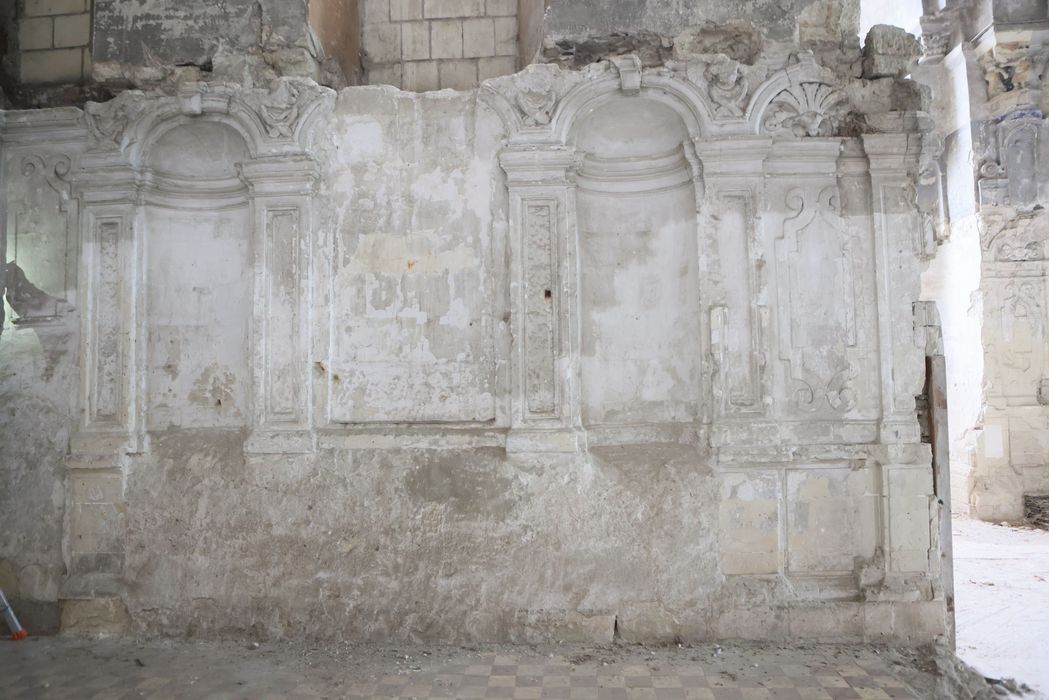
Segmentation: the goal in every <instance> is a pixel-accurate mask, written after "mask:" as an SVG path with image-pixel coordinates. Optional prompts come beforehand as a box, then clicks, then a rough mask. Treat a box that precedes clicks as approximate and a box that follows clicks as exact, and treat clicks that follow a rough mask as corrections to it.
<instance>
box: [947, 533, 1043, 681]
mask: <svg viewBox="0 0 1049 700" xmlns="http://www.w3.org/2000/svg"><path fill="white" fill-rule="evenodd" d="M954 561H955V564H954V584H955V607H956V615H957V619H956V624H957V630H958V656H959V657H961V658H962V659H963V660H964V661H965V662H966V663H968V664H970V665H971V666H973V667H974V668H975V669H976V670H978V671H979V672H980V673H982V674H984V675H985V676H990V677H995V678H1001V677H1012V678H1016V679H1017V680H1020V681H1023V682H1025V683H1027V684H1028V685H1029V686H1031V687H1032V688H1034V689H1035V690H1036V691H1039V694H1040V695H1041V696H1042V697H1049V532H1047V531H1045V530H1035V529H1029V528H1016V527H1007V526H1001V525H993V524H991V523H985V522H980V521H978V520H970V519H968V518H958V517H955V519H954Z"/></svg>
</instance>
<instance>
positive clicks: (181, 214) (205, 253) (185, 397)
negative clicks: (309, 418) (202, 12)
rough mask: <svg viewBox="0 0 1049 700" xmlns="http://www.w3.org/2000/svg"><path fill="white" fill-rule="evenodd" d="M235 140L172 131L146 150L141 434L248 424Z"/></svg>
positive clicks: (242, 150) (230, 133) (244, 197)
mask: <svg viewBox="0 0 1049 700" xmlns="http://www.w3.org/2000/svg"><path fill="white" fill-rule="evenodd" d="M248 159H249V154H248V147H247V144H246V143H245V141H244V138H243V137H242V136H241V135H240V134H239V133H238V132H237V131H235V130H234V129H232V128H231V127H229V126H226V125H225V124H222V123H219V122H195V123H193V124H192V125H179V126H174V127H173V128H171V129H170V130H168V131H166V132H165V133H163V135H161V136H160V137H159V138H158V139H157V140H156V141H155V143H154V144H153V146H152V147H151V148H150V149H149V152H148V155H147V158H146V161H145V165H146V172H145V174H144V180H145V183H146V187H145V188H144V191H145V206H144V207H143V213H142V216H143V225H144V230H145V280H146V304H147V311H146V314H145V319H146V320H145V323H146V329H147V332H148V343H147V351H146V352H147V356H148V359H147V367H148V373H147V383H148V405H147V413H148V416H147V425H148V427H149V429H150V430H163V429H166V428H172V427H183V428H194V427H220V428H221V427H238V426H245V425H248V424H249V422H250V416H251V407H250V404H249V390H250V387H251V380H252V375H251V367H250V364H249V360H250V348H251V341H250V333H251V313H252V276H251V275H252V272H251V270H252V268H251V258H250V245H249V242H250V238H251V231H250V211H249V207H248V190H247V187H246V186H245V184H244V182H243V181H242V180H241V179H240V177H239V176H238V173H237V165H238V164H239V163H242V162H244V161H246V160H248Z"/></svg>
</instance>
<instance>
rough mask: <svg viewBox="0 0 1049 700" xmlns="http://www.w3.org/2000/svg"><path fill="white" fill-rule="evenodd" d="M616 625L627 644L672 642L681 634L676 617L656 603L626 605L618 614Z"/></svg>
mask: <svg viewBox="0 0 1049 700" xmlns="http://www.w3.org/2000/svg"><path fill="white" fill-rule="evenodd" d="M616 626H617V629H618V631H619V637H620V639H621V640H622V641H624V642H626V643H627V644H635V643H637V644H640V643H642V642H647V643H655V644H670V643H672V642H674V641H675V640H676V639H678V638H679V636H680V626H679V625H678V623H677V620H676V619H675V617H674V616H673V615H671V614H670V613H669V612H667V610H666V609H665V608H664V607H663V606H662V605H658V604H656V603H639V604H636V605H628V606H626V607H625V608H623V609H621V610H620V611H619V614H618V615H617V616H616Z"/></svg>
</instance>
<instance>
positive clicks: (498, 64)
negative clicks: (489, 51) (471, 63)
mask: <svg viewBox="0 0 1049 700" xmlns="http://www.w3.org/2000/svg"><path fill="white" fill-rule="evenodd" d="M516 72H517V59H515V58H514V57H513V56H495V57H493V58H482V59H481V60H480V61H478V62H477V80H478V82H483V81H485V80H488V79H489V78H498V77H499V76H502V75H510V74H512V73H516Z"/></svg>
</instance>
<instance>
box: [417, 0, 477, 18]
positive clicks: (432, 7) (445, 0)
mask: <svg viewBox="0 0 1049 700" xmlns="http://www.w3.org/2000/svg"><path fill="white" fill-rule="evenodd" d="M423 16H424V17H426V19H441V18H445V17H483V16H484V0H425V4H424V5H423Z"/></svg>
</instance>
